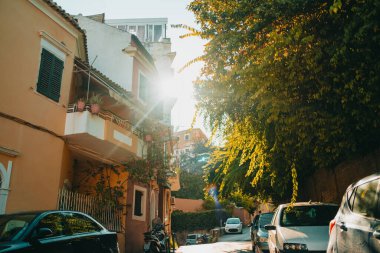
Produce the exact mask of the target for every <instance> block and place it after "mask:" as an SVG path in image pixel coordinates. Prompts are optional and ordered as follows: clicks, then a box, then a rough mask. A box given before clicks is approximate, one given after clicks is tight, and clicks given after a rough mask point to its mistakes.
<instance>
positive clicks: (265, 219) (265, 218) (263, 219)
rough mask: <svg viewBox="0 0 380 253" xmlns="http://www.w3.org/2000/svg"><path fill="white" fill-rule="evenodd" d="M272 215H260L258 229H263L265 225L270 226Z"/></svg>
mask: <svg viewBox="0 0 380 253" xmlns="http://www.w3.org/2000/svg"><path fill="white" fill-rule="evenodd" d="M273 215H274V213H263V214H260V217H259V225H260V228H264V226H265V225H268V224H270V223H271V222H272V218H273Z"/></svg>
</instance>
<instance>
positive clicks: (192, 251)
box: [176, 228, 252, 253]
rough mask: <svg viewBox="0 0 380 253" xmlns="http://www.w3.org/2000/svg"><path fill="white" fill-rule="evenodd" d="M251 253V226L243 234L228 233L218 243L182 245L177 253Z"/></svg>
mask: <svg viewBox="0 0 380 253" xmlns="http://www.w3.org/2000/svg"><path fill="white" fill-rule="evenodd" d="M248 252H249V253H251V252H252V245H251V238H250V235H249V228H244V230H243V234H227V235H223V236H221V237H220V238H219V241H218V242H216V243H208V244H201V245H189V246H181V247H180V248H179V249H178V250H176V253H248Z"/></svg>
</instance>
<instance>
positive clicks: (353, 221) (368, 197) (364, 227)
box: [327, 173, 380, 252]
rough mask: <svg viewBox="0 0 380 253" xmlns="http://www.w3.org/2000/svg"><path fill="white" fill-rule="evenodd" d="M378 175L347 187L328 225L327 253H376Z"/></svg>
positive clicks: (379, 237)
mask: <svg viewBox="0 0 380 253" xmlns="http://www.w3.org/2000/svg"><path fill="white" fill-rule="evenodd" d="M379 196H380V173H377V174H374V175H371V176H369V177H366V178H364V179H362V180H360V181H358V182H357V183H354V184H352V185H350V186H349V187H348V188H347V190H346V192H345V194H344V195H343V200H342V204H341V205H340V208H339V211H338V213H337V214H336V216H335V218H334V219H333V220H332V221H331V222H330V240H329V244H328V248H327V252H380V197H379Z"/></svg>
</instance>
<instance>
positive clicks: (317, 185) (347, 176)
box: [299, 149, 380, 203]
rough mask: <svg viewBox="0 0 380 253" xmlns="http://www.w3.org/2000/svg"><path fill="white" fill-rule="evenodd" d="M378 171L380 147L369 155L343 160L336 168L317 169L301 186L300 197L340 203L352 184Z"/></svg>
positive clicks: (379, 168) (379, 170)
mask: <svg viewBox="0 0 380 253" xmlns="http://www.w3.org/2000/svg"><path fill="white" fill-rule="evenodd" d="M376 172H380V149H379V150H377V151H375V152H373V153H371V154H369V155H367V156H364V157H360V158H356V159H352V160H349V161H346V162H343V163H341V164H339V165H338V166H336V167H335V168H334V169H331V170H328V169H320V170H318V171H316V172H315V173H314V174H313V175H312V176H311V177H310V178H309V179H308V180H306V182H305V184H304V185H303V186H302V187H300V189H299V191H300V198H302V199H303V200H312V201H322V202H333V203H340V202H341V200H342V196H343V194H344V192H345V191H346V189H347V187H348V186H349V185H350V184H352V183H354V182H355V181H357V180H359V179H361V178H363V177H366V176H368V175H371V174H373V173H376Z"/></svg>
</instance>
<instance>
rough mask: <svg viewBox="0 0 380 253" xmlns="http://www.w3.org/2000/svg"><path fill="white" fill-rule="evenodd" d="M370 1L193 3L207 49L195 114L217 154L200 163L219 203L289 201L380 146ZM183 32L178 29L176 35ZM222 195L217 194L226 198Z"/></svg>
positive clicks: (378, 71)
mask: <svg viewBox="0 0 380 253" xmlns="http://www.w3.org/2000/svg"><path fill="white" fill-rule="evenodd" d="M378 6H379V3H378V1H377V0H369V1H359V0H346V1H340V0H336V1H327V2H326V1H322V0H316V1H303V0H273V1H266V0H230V1H224V0H194V1H193V2H191V3H190V5H189V9H190V10H191V11H192V12H193V13H194V14H195V17H196V19H197V21H198V23H199V26H200V30H199V31H194V30H191V29H190V32H191V33H190V35H191V34H192V35H198V36H200V37H202V38H204V39H207V40H208V43H207V44H206V47H205V54H204V55H203V56H202V57H200V58H198V60H203V61H204V63H205V65H204V68H203V70H202V74H201V77H200V78H199V79H198V80H197V81H196V97H197V99H198V101H199V102H198V108H199V109H200V110H201V113H202V114H203V115H205V117H206V119H207V121H208V122H209V124H210V125H211V126H213V127H215V128H219V129H220V131H221V132H222V134H223V135H224V137H225V145H224V147H223V148H222V149H220V150H216V151H215V152H214V153H213V155H212V157H211V159H210V162H209V168H210V169H211V170H213V171H212V173H213V174H214V176H213V177H212V178H213V179H215V182H217V185H218V186H219V187H220V189H221V192H223V190H224V189H228V190H226V192H227V193H226V194H228V193H232V192H234V191H236V188H235V187H233V186H231V185H230V184H229V182H235V183H238V184H241V183H244V182H245V181H246V180H247V179H249V181H250V185H251V189H250V188H249V187H246V188H242V189H243V190H244V191H245V192H246V193H249V194H261V195H262V197H272V198H273V199H291V200H292V201H295V200H296V197H297V193H298V184H299V183H300V184H302V182H303V179H304V178H306V177H308V176H309V175H311V173H312V172H313V171H314V170H315V169H317V168H321V167H332V166H335V165H336V164H337V163H339V162H341V161H343V160H345V159H347V158H350V157H352V156H355V155H360V154H363V153H366V152H368V151H370V150H373V149H375V148H378V147H379V143H380V117H379V115H380V95H379V94H380V83H379V76H380V61H379V57H378V56H379V55H380V54H379V53H380V52H379V51H380V46H379V45H380V33H379V32H380V28H379V27H380V26H379V25H380V24H379V20H380V13H379V11H380V9H379V7H378ZM185 28H186V27H185ZM226 187H227V188H226Z"/></svg>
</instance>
